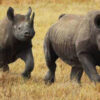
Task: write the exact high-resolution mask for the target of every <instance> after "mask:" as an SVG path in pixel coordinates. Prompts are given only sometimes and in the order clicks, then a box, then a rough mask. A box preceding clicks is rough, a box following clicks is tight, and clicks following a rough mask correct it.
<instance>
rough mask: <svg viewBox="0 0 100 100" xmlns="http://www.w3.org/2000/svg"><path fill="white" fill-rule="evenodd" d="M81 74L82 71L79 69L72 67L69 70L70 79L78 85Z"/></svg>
mask: <svg viewBox="0 0 100 100" xmlns="http://www.w3.org/2000/svg"><path fill="white" fill-rule="evenodd" d="M82 74H83V69H82V68H80V67H72V69H71V74H70V79H71V80H75V81H77V82H78V83H80V80H81V77H82Z"/></svg>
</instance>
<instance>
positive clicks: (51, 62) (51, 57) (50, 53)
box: [44, 42, 58, 84]
mask: <svg viewBox="0 0 100 100" xmlns="http://www.w3.org/2000/svg"><path fill="white" fill-rule="evenodd" d="M46 43H47V42H46ZM46 43H45V44H44V53H45V59H46V65H47V67H48V69H49V70H48V72H47V74H46V76H45V78H44V81H45V84H48V83H49V84H52V83H54V81H55V71H56V63H55V61H56V60H57V58H58V56H57V55H56V53H55V52H54V50H53V49H52V47H51V46H50V45H49V44H46Z"/></svg>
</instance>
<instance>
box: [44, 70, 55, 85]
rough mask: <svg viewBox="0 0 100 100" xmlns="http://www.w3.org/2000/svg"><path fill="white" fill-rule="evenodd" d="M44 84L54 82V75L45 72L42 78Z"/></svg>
mask: <svg viewBox="0 0 100 100" xmlns="http://www.w3.org/2000/svg"><path fill="white" fill-rule="evenodd" d="M44 81H45V84H52V83H54V75H52V74H51V73H50V72H48V73H47V75H46V76H45V78H44Z"/></svg>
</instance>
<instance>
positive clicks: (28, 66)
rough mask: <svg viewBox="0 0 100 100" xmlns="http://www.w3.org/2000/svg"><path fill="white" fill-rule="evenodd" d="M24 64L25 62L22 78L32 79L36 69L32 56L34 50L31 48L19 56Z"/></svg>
mask: <svg viewBox="0 0 100 100" xmlns="http://www.w3.org/2000/svg"><path fill="white" fill-rule="evenodd" d="M18 57H20V58H21V59H22V60H23V61H24V62H25V70H24V72H23V73H22V76H23V77H24V78H30V77H31V72H32V70H33V68H34V58H33V54H32V49H31V48H29V49H27V50H25V51H23V52H22V53H20V54H19V56H18Z"/></svg>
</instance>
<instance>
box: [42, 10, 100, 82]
mask: <svg viewBox="0 0 100 100" xmlns="http://www.w3.org/2000/svg"><path fill="white" fill-rule="evenodd" d="M44 54H45V60H46V65H47V67H48V72H47V74H46V76H45V78H44V81H45V83H54V81H55V71H56V60H57V59H58V58H60V59H61V60H63V61H64V62H65V63H67V64H68V65H70V66H71V73H70V80H75V81H76V82H78V83H81V77H82V74H83V72H85V73H86V74H87V75H88V77H89V79H90V80H91V81H92V82H100V75H99V74H98V72H97V70H96V66H97V65H98V66H99V65H100V11H97V10H95V11H89V12H88V13H87V14H86V15H75V14H62V15H60V17H59V19H58V20H57V22H56V23H55V24H53V25H52V26H51V27H50V28H49V30H48V32H47V33H46V36H45V39H44Z"/></svg>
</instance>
